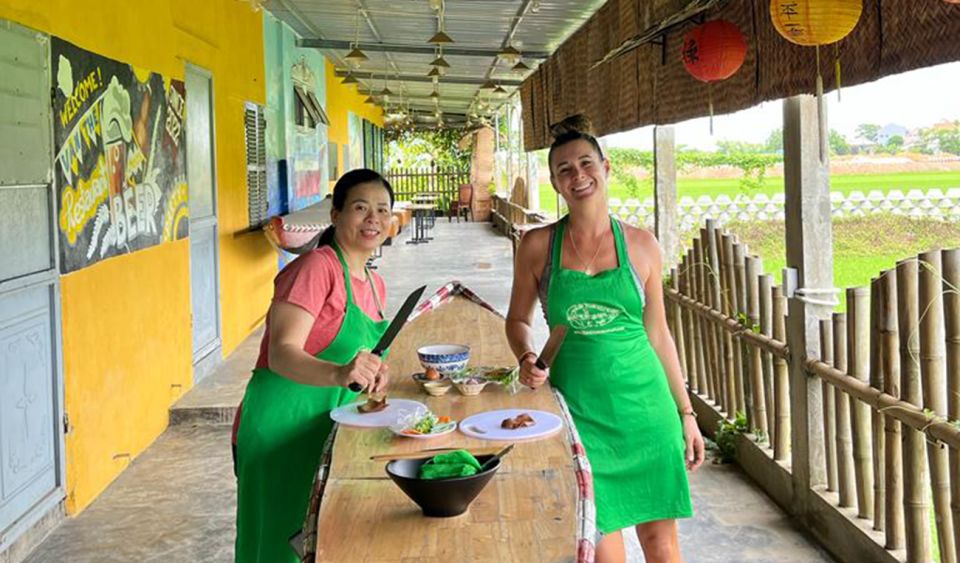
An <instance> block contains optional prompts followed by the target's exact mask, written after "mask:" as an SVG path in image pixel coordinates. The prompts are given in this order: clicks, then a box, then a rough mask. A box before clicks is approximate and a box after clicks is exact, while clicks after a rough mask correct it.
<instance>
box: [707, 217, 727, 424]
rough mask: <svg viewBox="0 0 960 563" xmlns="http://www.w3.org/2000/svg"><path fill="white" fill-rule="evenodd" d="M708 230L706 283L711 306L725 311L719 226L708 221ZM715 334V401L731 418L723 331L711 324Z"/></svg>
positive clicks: (712, 221)
mask: <svg viewBox="0 0 960 563" xmlns="http://www.w3.org/2000/svg"><path fill="white" fill-rule="evenodd" d="M706 224H707V228H706V233H705V236H704V237H703V240H704V243H705V244H706V249H705V250H706V254H705V258H706V281H707V290H708V292H709V297H710V303H709V304H710V306H711V307H712V308H713V309H715V310H717V311H722V310H723V302H722V301H721V297H720V255H719V252H718V251H717V226H716V223H715V222H714V220H713V219H707V222H706ZM710 325H711V329H712V330H711V331H712V332H713V340H714V349H715V350H716V354H717V356H716V359H717V368H718V369H717V396H716V398H715V399H714V400H715V401H716V402H717V404H719V405H720V407H721V409H722V410H724V411H726V413H727V417H728V418H731V414H730V405H729V404H726V361H725V359H724V358H725V353H724V338H723V334H722V333H723V332H724V331H723V329H721V328H719V327H717V326H715V325H713V323H710Z"/></svg>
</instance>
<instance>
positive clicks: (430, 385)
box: [420, 379, 453, 397]
mask: <svg viewBox="0 0 960 563" xmlns="http://www.w3.org/2000/svg"><path fill="white" fill-rule="evenodd" d="M420 387H421V388H422V389H423V392H424V393H426V394H427V395H430V396H431V397H442V396H444V395H446V394H447V392H448V391H450V388H451V387H453V385H451V384H450V381H449V380H447V379H441V380H440V381H425V382H423V383H421V384H420Z"/></svg>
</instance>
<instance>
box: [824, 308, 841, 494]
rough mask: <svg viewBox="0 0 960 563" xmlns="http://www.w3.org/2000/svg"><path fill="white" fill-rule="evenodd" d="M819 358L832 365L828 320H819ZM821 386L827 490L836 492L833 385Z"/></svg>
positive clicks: (834, 401) (830, 327)
mask: <svg viewBox="0 0 960 563" xmlns="http://www.w3.org/2000/svg"><path fill="white" fill-rule="evenodd" d="M820 358H821V359H822V360H823V363H825V364H829V365H833V361H834V360H833V324H832V323H831V322H830V319H821V320H820ZM820 382H821V384H822V385H823V439H824V450H825V453H826V460H825V461H826V463H827V490H828V491H833V492H836V490H837V418H836V414H837V413H836V399H835V391H836V389H835V388H834V386H833V385H830V384H829V383H828V382H827V381H826V380H825V379H821V380H820Z"/></svg>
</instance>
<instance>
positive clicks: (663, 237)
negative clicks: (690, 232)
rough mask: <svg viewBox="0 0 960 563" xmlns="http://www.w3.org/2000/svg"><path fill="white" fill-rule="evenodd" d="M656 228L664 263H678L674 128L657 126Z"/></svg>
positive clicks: (655, 145)
mask: <svg viewBox="0 0 960 563" xmlns="http://www.w3.org/2000/svg"><path fill="white" fill-rule="evenodd" d="M653 178H654V182H653V193H654V228H655V233H656V235H657V240H658V241H659V242H660V248H661V249H662V250H663V264H664V266H667V265H669V264H675V263H676V260H677V256H678V253H679V248H680V241H679V238H680V235H679V229H678V227H677V225H678V221H677V159H676V143H675V142H674V134H673V127H662V126H659V125H658V126H656V127H654V128H653Z"/></svg>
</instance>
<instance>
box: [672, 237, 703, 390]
mask: <svg viewBox="0 0 960 563" xmlns="http://www.w3.org/2000/svg"><path fill="white" fill-rule="evenodd" d="M691 257H692V254H691V251H687V253H686V254H684V256H683V259H682V260H681V261H680V264H681V268H680V271H679V272H678V275H679V276H680V291H681V293H682V294H683V295H686V296H687V297H691V296H692V294H691V291H690V281H691V280H692V279H693V276H692V275H691V267H690V261H691ZM677 314H678V315H679V320H678V322H679V323H680V326H681V327H682V328H681V331H682V332H683V340H684V343H685V345H686V347H685V348H684V357H685V358H686V362H687V384H688V385H689V386H690V391H692V392H694V393H699V392H700V376H699V373H700V366H699V365H697V348H698V347H699V343H698V342H697V340H698V339H697V336H696V327H695V325H694V323H693V317H694V315H692V314H691V311H690V310H689V309H687V308H686V307H681V306H680V305H679V304H678V305H677Z"/></svg>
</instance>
